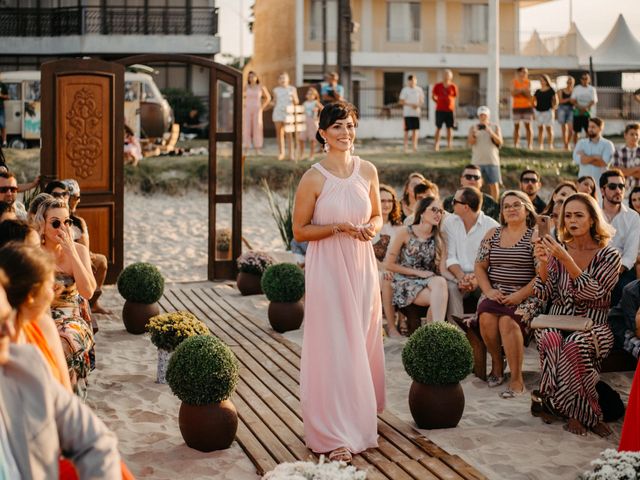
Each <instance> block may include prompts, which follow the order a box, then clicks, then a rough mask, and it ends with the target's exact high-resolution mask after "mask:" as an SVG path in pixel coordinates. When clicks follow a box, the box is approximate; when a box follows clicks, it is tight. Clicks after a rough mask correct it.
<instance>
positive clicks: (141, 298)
mask: <svg viewBox="0 0 640 480" xmlns="http://www.w3.org/2000/svg"><path fill="white" fill-rule="evenodd" d="M118 292H120V295H122V297H123V298H124V299H125V300H129V301H130V302H135V303H145V304H147V305H150V304H152V303H155V302H157V301H158V300H160V297H162V293H163V292H164V278H163V277H162V274H161V273H160V270H158V267H156V266H155V265H151V264H150V263H144V262H138V263H132V264H131V265H129V266H128V267H127V268H125V269H124V270H122V272H121V273H120V276H119V277H118Z"/></svg>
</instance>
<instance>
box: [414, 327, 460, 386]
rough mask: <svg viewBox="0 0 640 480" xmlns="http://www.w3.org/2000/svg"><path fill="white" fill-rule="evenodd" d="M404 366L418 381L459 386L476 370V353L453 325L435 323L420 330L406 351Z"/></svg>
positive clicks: (415, 333)
mask: <svg viewBox="0 0 640 480" xmlns="http://www.w3.org/2000/svg"><path fill="white" fill-rule="evenodd" d="M402 364H403V365H404V369H405V370H406V372H407V373H408V374H409V376H410V377H411V378H412V379H413V380H414V381H416V382H419V383H424V384H427V385H444V384H447V383H457V382H459V381H461V380H463V379H464V378H465V377H466V376H467V375H469V374H470V373H471V370H472V369H473V351H472V349H471V345H470V344H469V341H468V340H467V338H466V337H465V336H464V334H463V333H462V332H461V331H460V330H458V329H457V328H456V327H454V326H453V325H450V324H448V323H444V322H437V323H432V324H430V325H425V326H423V327H420V328H419V329H417V330H416V331H415V332H414V333H413V335H411V337H410V338H409V340H407V343H406V345H405V346H404V348H403V349H402Z"/></svg>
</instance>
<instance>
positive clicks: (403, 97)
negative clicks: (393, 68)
mask: <svg viewBox="0 0 640 480" xmlns="http://www.w3.org/2000/svg"><path fill="white" fill-rule="evenodd" d="M423 104H424V90H422V88H420V87H419V86H418V81H417V80H416V77H415V75H409V76H408V77H407V86H406V87H404V88H403V89H402V90H401V91H400V105H402V117H403V118H404V153H407V152H408V151H409V132H411V145H412V146H413V151H414V152H416V151H418V132H419V131H420V112H421V107H422V105H423Z"/></svg>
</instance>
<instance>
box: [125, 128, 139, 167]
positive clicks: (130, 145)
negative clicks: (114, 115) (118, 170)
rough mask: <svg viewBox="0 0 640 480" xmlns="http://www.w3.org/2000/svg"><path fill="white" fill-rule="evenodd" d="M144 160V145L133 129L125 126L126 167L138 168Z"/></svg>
mask: <svg viewBox="0 0 640 480" xmlns="http://www.w3.org/2000/svg"><path fill="white" fill-rule="evenodd" d="M141 159H142V145H140V140H139V139H138V137H136V134H135V133H134V132H133V130H132V129H131V127H129V126H128V125H125V126H124V155H123V160H124V164H125V165H129V164H130V165H133V166H134V167H136V166H137V165H138V162H139V161H140V160H141Z"/></svg>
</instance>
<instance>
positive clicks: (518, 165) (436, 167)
mask: <svg viewBox="0 0 640 480" xmlns="http://www.w3.org/2000/svg"><path fill="white" fill-rule="evenodd" d="M205 145H206V142H205V141H202V140H199V141H191V142H185V144H182V146H183V147H187V146H190V147H194V146H198V147H199V146H205ZM356 151H357V153H358V155H360V156H361V157H363V158H365V159H367V160H369V161H371V162H373V163H374V164H375V165H376V167H377V168H378V175H379V177H380V181H381V182H384V183H388V184H390V185H393V186H400V185H403V184H404V182H405V179H406V178H407V176H408V174H409V173H411V172H416V171H417V172H421V173H423V174H424V175H425V176H426V177H427V178H429V179H430V180H432V181H433V182H435V183H436V184H438V185H439V186H440V188H441V189H443V190H445V191H451V190H453V189H455V187H456V186H457V185H458V182H459V177H460V171H461V169H462V167H463V166H464V165H466V164H467V163H469V162H470V159H471V151H470V150H469V149H466V148H458V149H453V150H445V151H441V152H433V151H421V152H418V153H409V154H404V153H403V152H402V145H401V144H400V143H399V142H384V141H372V140H368V141H365V142H360V143H358V145H357V149H356ZM5 153H6V157H7V163H8V165H9V168H11V170H13V171H14V172H15V173H16V174H17V176H18V179H19V181H20V182H25V181H27V180H30V179H33V178H34V177H35V176H36V175H37V174H38V173H39V170H40V168H39V167H40V165H39V161H40V151H39V150H38V149H30V150H10V149H7V150H6V151H5ZM230 153H231V152H230V149H229V148H228V145H226V144H221V146H220V147H219V162H220V163H219V166H218V187H219V188H220V186H221V185H229V182H230V179H231V158H230ZM500 156H501V164H502V175H503V182H504V185H505V187H506V188H514V187H517V185H518V178H519V175H520V172H521V171H522V170H523V169H525V168H533V169H535V170H537V171H538V172H540V174H541V176H542V180H543V183H545V184H546V185H554V184H556V183H557V182H558V181H559V179H560V178H569V179H573V178H575V176H576V174H577V167H576V166H575V165H574V164H573V163H572V161H571V155H570V153H568V152H564V151H559V150H556V151H553V152H548V151H544V152H540V151H528V150H522V149H515V148H512V147H504V148H502V150H501V151H500ZM319 159H321V156H317V157H316V160H319ZM311 163H312V162H309V161H308V160H307V161H301V162H297V163H294V162H287V161H278V160H277V159H276V157H275V156H273V155H264V156H261V157H255V156H248V157H247V158H246V160H245V168H244V185H245V187H259V186H260V182H261V179H262V178H266V179H267V181H268V182H269V185H270V186H271V188H272V189H275V190H282V189H284V188H286V186H287V181H288V178H289V176H290V175H293V176H294V178H300V176H302V174H303V173H304V172H305V171H306V170H307V169H308V168H309V167H310V166H311ZM208 173H209V166H208V159H207V157H206V156H203V155H199V156H192V157H186V156H182V157H181V156H164V157H155V158H145V159H142V160H141V161H140V164H139V165H138V167H131V166H125V174H124V176H125V185H126V187H127V189H131V190H134V191H139V192H142V193H147V194H153V193H167V194H171V195H177V194H183V193H185V192H187V191H188V190H193V189H195V190H206V189H207V178H208Z"/></svg>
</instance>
